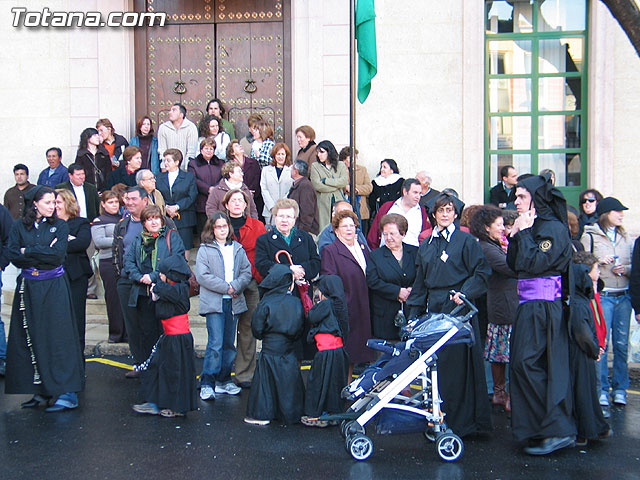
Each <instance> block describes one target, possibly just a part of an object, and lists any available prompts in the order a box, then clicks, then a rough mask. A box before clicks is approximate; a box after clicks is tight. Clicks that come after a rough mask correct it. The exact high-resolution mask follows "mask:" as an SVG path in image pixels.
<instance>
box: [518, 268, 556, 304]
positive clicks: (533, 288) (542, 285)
mask: <svg viewBox="0 0 640 480" xmlns="http://www.w3.org/2000/svg"><path fill="white" fill-rule="evenodd" d="M518 296H519V297H520V303H521V304H522V303H525V302H531V301H533V300H543V301H545V302H553V301H554V300H556V299H558V298H560V297H562V277H561V276H560V275H554V276H553V277H539V278H521V279H519V280H518Z"/></svg>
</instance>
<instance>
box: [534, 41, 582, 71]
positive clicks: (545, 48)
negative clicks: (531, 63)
mask: <svg viewBox="0 0 640 480" xmlns="http://www.w3.org/2000/svg"><path fill="white" fill-rule="evenodd" d="M583 64H584V42H583V40H582V39H581V38H558V39H553V40H540V47H539V51H538V70H539V72H540V73H567V72H582V69H583Z"/></svg>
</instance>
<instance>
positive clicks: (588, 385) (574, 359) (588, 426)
mask: <svg viewBox="0 0 640 480" xmlns="http://www.w3.org/2000/svg"><path fill="white" fill-rule="evenodd" d="M589 270H590V268H589V267H588V266H587V265H574V266H573V281H574V285H575V290H574V293H573V295H572V296H571V318H570V321H569V327H570V328H569V339H570V340H569V361H570V364H571V386H572V388H573V398H574V401H575V408H574V417H575V419H576V426H577V428H578V436H580V437H583V438H586V439H596V438H598V437H599V436H601V435H605V434H606V433H607V432H608V431H609V428H610V427H609V424H608V423H607V421H606V420H605V419H604V416H603V415H602V408H601V407H600V402H599V398H598V395H599V394H600V392H599V391H598V387H597V382H596V359H597V358H598V353H599V352H600V347H599V345H598V337H597V334H596V325H595V322H594V319H593V310H592V309H591V305H590V301H591V298H593V281H592V280H591V278H590V277H589Z"/></svg>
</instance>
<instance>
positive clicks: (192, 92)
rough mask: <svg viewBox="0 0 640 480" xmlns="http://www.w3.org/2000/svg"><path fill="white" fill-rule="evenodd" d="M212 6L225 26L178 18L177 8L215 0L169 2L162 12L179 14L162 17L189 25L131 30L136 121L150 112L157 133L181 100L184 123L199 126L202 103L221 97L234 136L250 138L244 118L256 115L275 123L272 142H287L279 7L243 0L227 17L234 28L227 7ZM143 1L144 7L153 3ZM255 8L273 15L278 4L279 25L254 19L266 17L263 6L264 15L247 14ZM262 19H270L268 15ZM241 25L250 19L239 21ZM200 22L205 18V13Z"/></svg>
mask: <svg viewBox="0 0 640 480" xmlns="http://www.w3.org/2000/svg"><path fill="white" fill-rule="evenodd" d="M217 2H220V0H217ZM217 2H216V4H215V5H214V6H215V8H216V10H215V11H216V12H220V11H222V12H224V11H227V12H228V13H227V14H226V15H224V18H223V19H222V20H225V19H226V20H227V22H226V23H225V22H219V23H215V22H208V23H196V22H197V21H198V19H197V18H194V14H193V12H192V13H191V14H189V13H180V12H179V10H180V8H181V7H184V10H185V11H187V12H189V11H190V9H191V10H193V9H194V8H197V7H200V6H202V5H205V6H206V4H207V3H209V4H212V3H213V0H210V1H209V2H206V1H203V2H199V3H200V4H201V5H195V6H194V4H198V2H195V1H193V2H184V4H183V5H181V4H180V3H181V2H171V3H169V2H167V5H166V6H167V8H173V9H174V12H176V9H177V12H178V13H171V12H168V13H169V14H170V16H175V15H177V18H178V22H180V20H181V16H182V15H186V17H187V18H186V20H187V21H188V20H189V18H188V17H189V15H191V17H192V20H193V21H192V22H191V23H177V22H176V23H172V24H170V25H165V26H164V27H151V28H146V29H140V31H137V32H136V116H137V117H139V116H141V115H143V114H145V113H146V114H148V115H149V116H150V117H151V118H152V119H153V121H154V123H155V125H156V129H157V126H158V125H160V123H162V122H164V121H166V120H167V119H168V112H169V109H170V108H171V106H172V105H173V104H174V103H176V102H180V103H182V104H183V105H184V106H185V107H186V108H187V110H188V114H187V116H188V118H189V119H190V120H191V121H193V122H194V123H196V124H197V123H198V122H199V120H200V119H201V118H202V116H203V115H206V112H205V108H206V106H207V103H208V101H209V100H211V99H212V98H219V99H220V100H221V101H222V102H223V104H224V107H225V109H226V114H225V117H226V118H228V119H229V120H230V121H231V122H233V124H234V125H235V130H236V136H237V137H238V138H242V137H243V136H244V135H246V134H247V133H248V126H247V119H248V117H249V115H251V114H252V113H259V114H260V115H262V116H263V118H265V119H267V120H269V121H270V122H271V124H272V125H273V127H274V132H275V135H274V137H275V140H276V142H277V141H287V140H289V141H290V140H291V139H290V138H286V137H287V136H290V134H289V132H288V127H289V123H290V111H291V110H290V103H291V102H290V99H289V98H288V95H290V88H289V84H290V81H289V79H290V65H289V64H288V61H286V60H285V58H290V55H288V53H287V52H288V51H289V46H288V45H287V44H286V43H287V40H288V38H289V36H288V35H286V34H285V21H284V14H282V2H278V1H275V0H272V1H271V2H247V1H243V0H241V1H240V2H239V3H241V4H242V5H237V6H236V7H237V8H236V11H237V12H239V13H237V16H234V17H233V19H234V20H239V21H232V22H230V21H228V20H229V15H233V5H232V4H233V1H232V0H226V2H225V1H223V2H221V3H222V6H224V7H225V8H224V9H222V10H220V9H219V8H218V7H219V6H220V5H218V4H217ZM146 3H147V5H146V6H147V8H149V3H153V2H149V1H147V2H146ZM156 3H157V2H156ZM256 3H262V4H264V3H267V4H271V7H273V9H274V10H276V11H278V10H277V9H276V7H277V6H278V5H280V10H279V11H280V12H281V15H280V18H281V21H257V20H260V19H261V18H265V14H264V10H265V8H263V11H262V13H263V17H261V16H260V12H258V14H256V15H253V14H252V13H255V12H250V10H247V8H249V9H250V8H251V7H252V6H255V4H256ZM268 6H269V5H267V7H268ZM156 7H157V5H156ZM239 7H245V10H246V11H245V12H243V11H242V8H239ZM263 7H264V5H263ZM156 11H159V9H157V10H156ZM205 11H206V10H205ZM209 11H210V10H209ZM211 17H212V15H209V20H211ZM219 17H220V16H219V15H218V18H217V20H220V18H219ZM266 18H271V19H273V15H272V16H271V17H266ZM247 19H248V20H251V21H243V20H247ZM200 20H201V21H202V20H206V19H205V18H204V15H200Z"/></svg>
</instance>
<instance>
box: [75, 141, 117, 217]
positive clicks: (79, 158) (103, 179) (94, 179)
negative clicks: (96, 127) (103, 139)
mask: <svg viewBox="0 0 640 480" xmlns="http://www.w3.org/2000/svg"><path fill="white" fill-rule="evenodd" d="M74 163H77V164H78V165H80V166H82V168H84V174H85V179H86V181H87V182H88V183H91V184H93V185H94V186H95V187H96V188H97V189H98V191H99V192H102V191H103V190H105V188H106V185H107V181H108V180H109V176H111V159H110V158H109V155H108V153H107V151H106V150H104V151H103V150H101V149H100V148H98V151H97V152H96V154H95V156H94V155H93V154H92V153H91V152H90V151H89V150H87V149H86V148H81V149H79V150H78V153H77V154H76V161H75V162H74ZM96 167H97V168H96ZM96 216H97V215H94V216H93V217H91V218H95V217H96Z"/></svg>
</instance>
